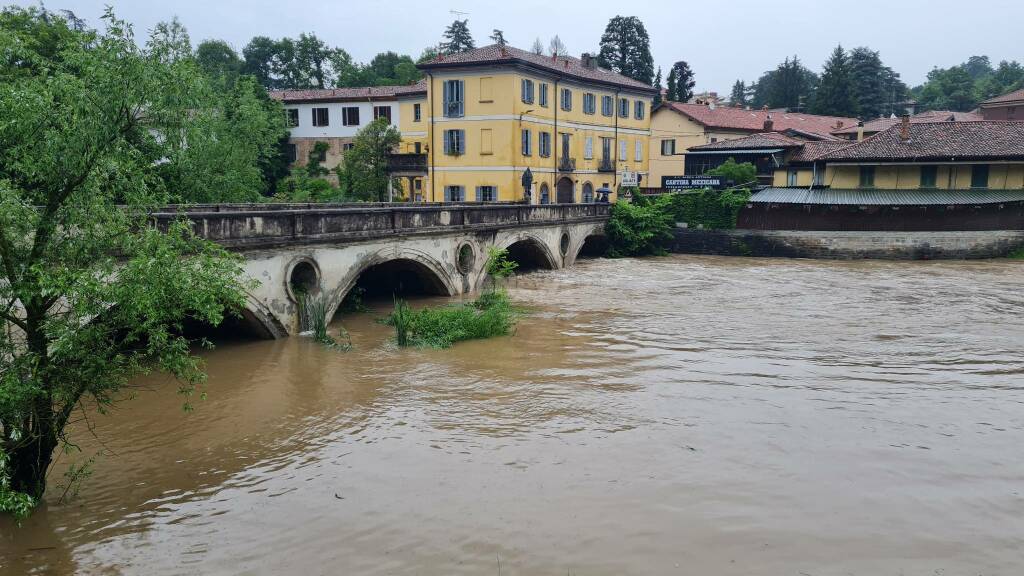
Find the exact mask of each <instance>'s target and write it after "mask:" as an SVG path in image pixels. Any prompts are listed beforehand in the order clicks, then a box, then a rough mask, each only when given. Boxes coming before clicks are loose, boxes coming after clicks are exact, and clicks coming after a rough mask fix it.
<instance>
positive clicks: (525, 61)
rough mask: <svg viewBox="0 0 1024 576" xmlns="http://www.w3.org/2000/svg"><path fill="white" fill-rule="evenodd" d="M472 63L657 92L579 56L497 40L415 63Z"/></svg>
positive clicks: (425, 65)
mask: <svg viewBox="0 0 1024 576" xmlns="http://www.w3.org/2000/svg"><path fill="white" fill-rule="evenodd" d="M474 64H519V65H526V66H530V67H533V68H539V69H542V70H545V71H548V72H554V73H556V74H561V75H564V76H569V77H572V78H575V79H577V80H582V81H590V82H598V83H602V84H611V85H615V86H621V87H625V88H632V89H636V90H639V91H642V92H649V93H651V94H656V93H657V89H656V88H652V87H650V86H648V85H647V84H644V83H643V82H639V81H637V80H634V79H632V78H630V77H628V76H623V75H622V74H619V73H617V72H612V71H611V70H606V69H604V68H600V67H597V66H596V65H595V67H593V68H587V67H586V66H584V65H583V62H582V61H581V60H580V59H579V58H574V57H572V56H562V55H559V56H558V57H557V58H554V57H551V56H544V55H543V54H534V53H533V52H528V51H526V50H520V49H519V48H513V47H511V46H505V47H504V48H502V47H501V46H498V45H497V44H492V45H490V46H484V47H483V48H474V49H473V50H469V51H466V52H459V53H458V54H447V55H440V56H438V57H437V58H435V59H433V60H431V61H430V62H424V63H423V64H419V65H418V66H417V67H418V68H420V69H421V70H431V69H435V68H451V67H458V66H466V65H474Z"/></svg>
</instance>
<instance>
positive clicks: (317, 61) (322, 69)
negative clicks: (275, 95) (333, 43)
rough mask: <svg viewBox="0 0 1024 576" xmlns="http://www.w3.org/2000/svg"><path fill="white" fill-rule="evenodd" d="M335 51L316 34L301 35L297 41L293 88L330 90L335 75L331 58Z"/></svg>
mask: <svg viewBox="0 0 1024 576" xmlns="http://www.w3.org/2000/svg"><path fill="white" fill-rule="evenodd" d="M333 54H334V49H333V48H331V47H330V46H328V45H327V43H326V42H324V41H323V40H321V39H319V38H317V36H316V34H305V33H303V34H299V39H298V40H296V41H295V56H294V67H295V80H294V81H293V82H292V85H291V86H290V87H292V88H328V87H330V85H331V84H330V83H331V80H332V79H333V74H332V72H333V71H332V70H331V56H332V55H333Z"/></svg>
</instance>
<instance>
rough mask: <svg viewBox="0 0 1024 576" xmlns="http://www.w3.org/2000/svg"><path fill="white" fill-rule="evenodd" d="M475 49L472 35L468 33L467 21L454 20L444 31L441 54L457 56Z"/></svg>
mask: <svg viewBox="0 0 1024 576" xmlns="http://www.w3.org/2000/svg"><path fill="white" fill-rule="evenodd" d="M473 48H476V43H474V42H473V35H472V34H470V33H469V20H456V21H454V22H452V24H451V26H449V27H448V28H446V29H445V31H444V40H442V41H441V53H442V54H458V53H459V52H467V51H469V50H472V49H473Z"/></svg>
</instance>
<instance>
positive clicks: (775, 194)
mask: <svg viewBox="0 0 1024 576" xmlns="http://www.w3.org/2000/svg"><path fill="white" fill-rule="evenodd" d="M750 201H751V202H755V203H760V204H837V205H853V206H929V205H938V206H949V205H952V204H999V203H1002V202H1024V190H871V189H850V190H845V189H836V188H814V189H807V188H765V189H763V190H761V191H759V192H756V193H754V194H753V195H752V196H751V197H750Z"/></svg>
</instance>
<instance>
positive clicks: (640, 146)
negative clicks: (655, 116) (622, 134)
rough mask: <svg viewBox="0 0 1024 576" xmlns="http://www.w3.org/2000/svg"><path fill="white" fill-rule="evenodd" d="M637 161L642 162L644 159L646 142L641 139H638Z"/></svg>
mask: <svg viewBox="0 0 1024 576" xmlns="http://www.w3.org/2000/svg"><path fill="white" fill-rule="evenodd" d="M635 159H636V161H637V162H640V161H641V160H643V159H644V144H643V142H641V141H640V140H637V141H636V158H635Z"/></svg>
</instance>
